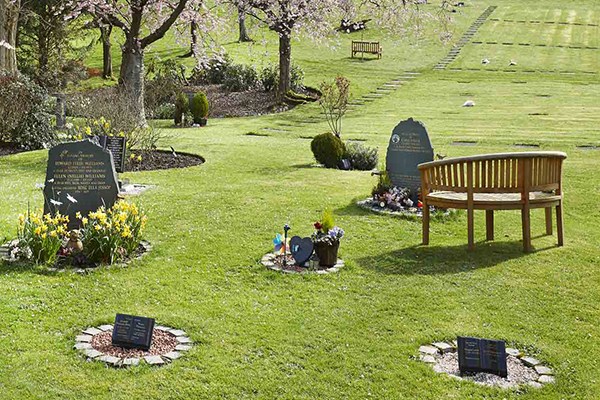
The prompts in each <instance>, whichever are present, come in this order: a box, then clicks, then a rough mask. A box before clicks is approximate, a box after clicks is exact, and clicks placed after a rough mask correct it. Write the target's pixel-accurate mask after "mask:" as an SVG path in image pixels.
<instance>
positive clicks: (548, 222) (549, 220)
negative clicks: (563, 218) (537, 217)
mask: <svg viewBox="0 0 600 400" xmlns="http://www.w3.org/2000/svg"><path fill="white" fill-rule="evenodd" d="M545 210H546V235H552V207H546V208H545Z"/></svg>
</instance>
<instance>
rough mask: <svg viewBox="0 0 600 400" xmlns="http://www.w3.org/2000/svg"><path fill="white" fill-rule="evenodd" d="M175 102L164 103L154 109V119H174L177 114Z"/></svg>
mask: <svg viewBox="0 0 600 400" xmlns="http://www.w3.org/2000/svg"><path fill="white" fill-rule="evenodd" d="M175 110H176V108H175V104H173V103H164V104H161V105H159V106H158V107H156V108H155V109H154V113H153V114H152V117H153V118H154V119H172V118H173V117H174V116H175Z"/></svg>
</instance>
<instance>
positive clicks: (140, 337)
mask: <svg viewBox="0 0 600 400" xmlns="http://www.w3.org/2000/svg"><path fill="white" fill-rule="evenodd" d="M153 332H154V318H146V317H137V316H134V315H126V314H117V316H116V318H115V326H114V329H113V334H112V345H113V346H118V347H125V348H129V349H142V350H148V349H149V348H150V345H152V333H153Z"/></svg>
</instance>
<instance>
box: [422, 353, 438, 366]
mask: <svg viewBox="0 0 600 400" xmlns="http://www.w3.org/2000/svg"><path fill="white" fill-rule="evenodd" d="M421 361H423V362H424V363H427V364H435V357H434V356H431V355H429V354H427V355H422V356H421Z"/></svg>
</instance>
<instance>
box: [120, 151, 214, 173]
mask: <svg viewBox="0 0 600 400" xmlns="http://www.w3.org/2000/svg"><path fill="white" fill-rule="evenodd" d="M131 153H134V154H136V155H137V154H141V155H142V161H140V162H134V163H132V162H130V161H129V160H127V162H126V166H125V172H140V171H158V170H164V169H178V168H188V167H195V166H197V165H202V164H204V163H205V162H206V159H205V158H204V157H202V156H200V155H198V154H193V153H186V152H183V151H177V149H175V154H176V155H177V157H174V156H173V152H172V151H171V150H151V151H147V152H145V153H142V152H141V150H135V149H133V150H131Z"/></svg>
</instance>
